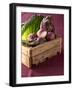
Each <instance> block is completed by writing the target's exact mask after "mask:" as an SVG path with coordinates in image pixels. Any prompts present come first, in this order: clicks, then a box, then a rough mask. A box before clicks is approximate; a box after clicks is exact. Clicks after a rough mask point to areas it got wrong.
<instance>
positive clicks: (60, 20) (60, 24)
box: [21, 12, 64, 77]
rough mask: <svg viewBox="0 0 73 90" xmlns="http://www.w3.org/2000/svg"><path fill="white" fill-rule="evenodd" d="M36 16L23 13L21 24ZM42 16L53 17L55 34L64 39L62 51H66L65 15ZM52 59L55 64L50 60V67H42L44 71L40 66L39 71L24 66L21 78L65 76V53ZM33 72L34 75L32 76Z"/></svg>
mask: <svg viewBox="0 0 73 90" xmlns="http://www.w3.org/2000/svg"><path fill="white" fill-rule="evenodd" d="M34 14H35V13H26V12H22V13H21V23H24V22H25V21H27V20H28V19H29V18H30V17H31V16H32V15H34ZM37 14H39V13H37ZM41 15H43V16H46V15H52V17H53V24H54V26H55V32H56V34H57V35H58V36H61V37H62V39H63V43H62V49H64V45H63V44H64V15H63V14H50V13H49V14H43V13H41ZM51 59H53V61H54V62H53V61H50V60H49V61H50V62H47V63H50V66H47V65H46V64H45V65H44V64H43V66H42V67H45V68H43V69H41V65H40V67H39V69H38V68H36V69H35V67H33V68H32V69H28V68H27V67H25V66H24V65H22V72H21V76H22V77H24V76H40V75H41V76H42V75H48V76H52V75H63V74H64V68H63V67H64V53H63V52H62V54H61V55H60V56H56V57H55V58H51ZM58 59H59V60H58ZM56 64H57V65H56ZM46 66H47V67H46ZM51 66H52V67H51ZM46 69H48V70H46ZM51 70H52V71H51ZM31 71H32V73H33V75H31ZM45 71H46V72H45ZM41 72H42V74H41Z"/></svg>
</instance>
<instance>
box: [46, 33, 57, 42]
mask: <svg viewBox="0 0 73 90" xmlns="http://www.w3.org/2000/svg"><path fill="white" fill-rule="evenodd" d="M55 37H56V35H55V33H54V32H48V33H47V36H46V40H47V41H50V40H53V39H55Z"/></svg>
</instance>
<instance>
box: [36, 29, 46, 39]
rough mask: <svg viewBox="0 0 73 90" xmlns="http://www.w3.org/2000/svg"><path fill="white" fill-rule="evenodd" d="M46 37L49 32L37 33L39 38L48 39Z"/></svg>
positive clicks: (40, 31)
mask: <svg viewBox="0 0 73 90" xmlns="http://www.w3.org/2000/svg"><path fill="white" fill-rule="evenodd" d="M46 35H47V31H45V30H39V31H38V32H37V36H38V37H39V38H42V39H43V38H45V37H46Z"/></svg>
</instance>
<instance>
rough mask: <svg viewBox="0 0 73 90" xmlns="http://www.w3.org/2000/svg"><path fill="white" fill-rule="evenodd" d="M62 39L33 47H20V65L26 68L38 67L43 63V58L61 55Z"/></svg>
mask: <svg viewBox="0 0 73 90" xmlns="http://www.w3.org/2000/svg"><path fill="white" fill-rule="evenodd" d="M61 48H62V38H60V37H59V38H57V39H55V40H52V41H48V42H44V43H43V44H40V45H37V46H35V47H25V46H22V63H23V64H24V65H26V66H27V67H28V68H31V67H32V64H36V65H38V64H39V63H42V62H44V61H45V58H47V57H48V58H50V57H52V56H54V55H56V54H57V53H58V52H59V53H61Z"/></svg>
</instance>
